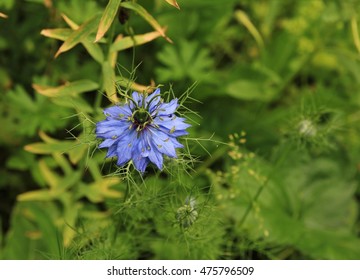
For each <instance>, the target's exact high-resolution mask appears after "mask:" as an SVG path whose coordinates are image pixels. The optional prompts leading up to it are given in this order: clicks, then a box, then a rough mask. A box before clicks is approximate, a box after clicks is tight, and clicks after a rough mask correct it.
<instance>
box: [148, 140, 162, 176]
mask: <svg viewBox="0 0 360 280" xmlns="http://www.w3.org/2000/svg"><path fill="white" fill-rule="evenodd" d="M149 159H150V160H151V162H152V163H154V164H155V165H156V167H157V168H159V169H160V170H161V169H162V166H163V161H164V159H163V156H162V155H161V153H159V152H158V150H157V149H156V148H155V145H154V144H152V143H151V150H150V153H149Z"/></svg>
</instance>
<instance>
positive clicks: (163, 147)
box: [150, 129, 176, 157]
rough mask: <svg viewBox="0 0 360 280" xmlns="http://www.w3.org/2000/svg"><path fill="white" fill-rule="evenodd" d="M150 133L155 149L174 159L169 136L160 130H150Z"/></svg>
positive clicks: (173, 150)
mask: <svg viewBox="0 0 360 280" xmlns="http://www.w3.org/2000/svg"><path fill="white" fill-rule="evenodd" d="M150 131H151V132H152V135H151V138H152V142H153V144H154V146H155V147H156V149H157V150H158V151H159V152H160V153H163V154H165V155H167V156H169V157H176V152H175V148H174V145H173V143H172V142H171V141H170V137H169V135H167V134H166V133H164V132H162V131H160V130H154V129H152V130H150Z"/></svg>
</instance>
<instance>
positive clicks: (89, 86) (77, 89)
mask: <svg viewBox="0 0 360 280" xmlns="http://www.w3.org/2000/svg"><path fill="white" fill-rule="evenodd" d="M33 88H34V89H35V90H36V91H37V92H38V93H40V94H42V95H45V96H48V97H60V96H74V95H76V94H79V93H82V92H87V91H92V90H95V89H98V88H99V85H98V84H97V83H95V82H93V81H91V80H79V81H75V82H70V83H66V84H65V85H63V86H58V87H49V86H42V85H37V84H33Z"/></svg>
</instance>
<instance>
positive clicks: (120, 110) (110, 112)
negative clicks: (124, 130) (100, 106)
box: [104, 106, 132, 120]
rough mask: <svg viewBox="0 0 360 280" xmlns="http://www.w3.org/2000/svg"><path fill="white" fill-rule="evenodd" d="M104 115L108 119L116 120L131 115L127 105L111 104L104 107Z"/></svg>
mask: <svg viewBox="0 0 360 280" xmlns="http://www.w3.org/2000/svg"><path fill="white" fill-rule="evenodd" d="M104 115H105V116H106V117H107V118H110V119H111V118H114V119H117V120H120V119H124V120H126V119H127V118H128V117H129V116H131V115H132V112H131V110H130V108H129V107H128V106H111V107H109V108H106V109H104Z"/></svg>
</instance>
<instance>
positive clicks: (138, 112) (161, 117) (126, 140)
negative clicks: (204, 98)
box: [96, 89, 190, 172]
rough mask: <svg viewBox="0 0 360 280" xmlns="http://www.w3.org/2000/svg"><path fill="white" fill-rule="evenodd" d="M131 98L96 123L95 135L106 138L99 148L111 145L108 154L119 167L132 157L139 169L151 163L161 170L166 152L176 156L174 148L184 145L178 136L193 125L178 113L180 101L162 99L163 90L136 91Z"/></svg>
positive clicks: (142, 170) (169, 155)
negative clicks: (150, 92) (142, 92)
mask: <svg viewBox="0 0 360 280" xmlns="http://www.w3.org/2000/svg"><path fill="white" fill-rule="evenodd" d="M128 99H129V101H128V102H127V103H125V104H122V105H115V106H112V107H109V108H107V109H105V110H104V114H105V116H106V119H105V120H103V121H100V122H98V123H97V124H96V136H97V137H98V138H102V139H104V141H103V142H102V143H101V144H100V145H99V148H108V152H107V155H106V157H107V158H109V157H115V156H116V157H117V165H118V166H120V167H121V166H123V165H125V164H126V163H127V162H129V161H130V160H132V162H133V164H134V166H135V168H136V169H137V170H139V171H140V172H144V171H145V169H146V167H147V165H148V164H149V163H150V162H152V163H154V164H155V165H156V166H157V167H158V168H159V169H160V170H161V169H162V167H163V155H166V156H168V157H171V158H175V157H176V152H175V149H176V148H182V147H183V145H182V144H180V143H179V142H178V141H177V139H176V138H177V137H179V136H183V135H186V134H188V133H187V131H186V128H188V127H189V126H190V125H189V124H187V123H185V122H184V121H185V119H184V118H181V117H178V116H176V115H175V111H176V109H177V107H178V106H179V104H178V100H177V99H176V98H175V99H173V100H171V101H170V102H169V103H166V102H163V100H162V99H161V98H160V89H157V90H155V91H154V92H153V93H152V94H150V95H146V94H140V93H138V92H136V91H135V92H133V93H132V97H128Z"/></svg>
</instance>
